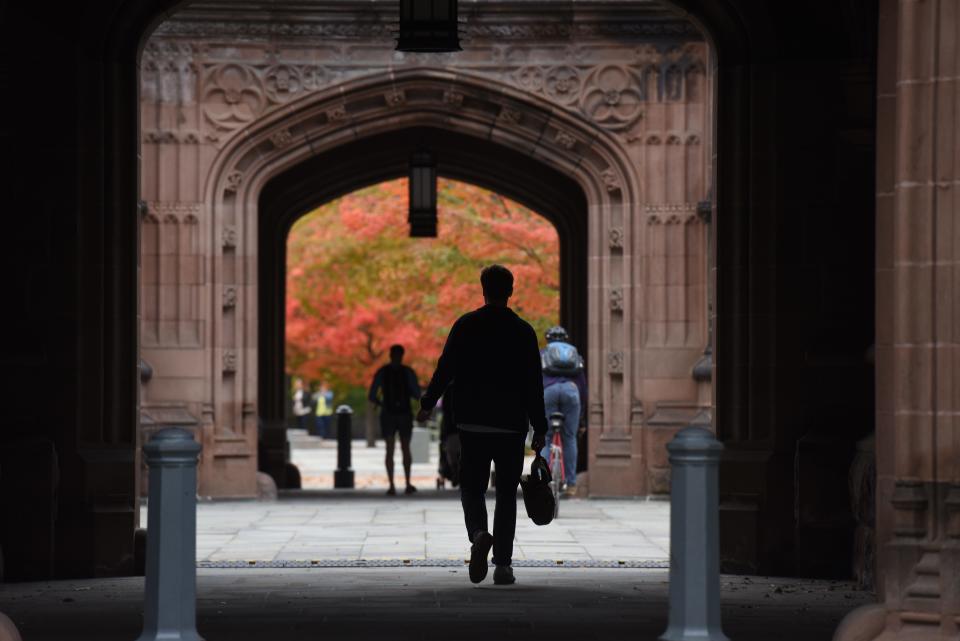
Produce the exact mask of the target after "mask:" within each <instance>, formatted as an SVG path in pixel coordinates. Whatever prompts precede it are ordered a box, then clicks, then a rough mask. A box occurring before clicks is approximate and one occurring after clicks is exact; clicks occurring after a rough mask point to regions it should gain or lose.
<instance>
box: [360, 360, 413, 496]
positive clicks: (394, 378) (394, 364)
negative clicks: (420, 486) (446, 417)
mask: <svg viewBox="0 0 960 641" xmlns="http://www.w3.org/2000/svg"><path fill="white" fill-rule="evenodd" d="M403 354H404V350H403V345H393V346H391V347H390V363H388V364H387V365H384V366H383V367H381V368H380V369H378V370H377V373H376V374H375V375H374V377H373V384H371V385H370V393H369V394H368V395H367V397H368V398H369V399H370V402H371V403H373V404H374V405H377V406H379V407H380V431H381V434H382V435H383V440H384V442H385V443H386V446H387V456H386V466H387V479H388V480H389V481H390V489H388V490H387V494H389V495H390V496H393V495H395V494H396V493H397V488H396V487H395V486H394V484H393V453H394V445H395V443H396V436H397V434H399V435H400V449H401V451H402V452H403V472H404V474H405V475H406V478H407V489H406V494H413V493H414V492H416V491H417V488H415V487H414V486H413V484H412V483H410V465H411V463H412V461H413V457H412V455H411V454H410V437H411V436H412V435H413V411H412V410H411V409H410V401H412V400H417V399H419V398H420V384H419V383H418V382H417V375H416V373H415V372H414V371H413V370H412V369H411V368H409V367H407V366H406V365H404V364H403Z"/></svg>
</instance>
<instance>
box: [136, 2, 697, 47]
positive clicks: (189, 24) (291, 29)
mask: <svg viewBox="0 0 960 641" xmlns="http://www.w3.org/2000/svg"><path fill="white" fill-rule="evenodd" d="M365 8H366V9H367V10H369V5H366V7H365ZM184 13H187V12H184ZM375 15H376V14H374V16H375ZM316 18H320V16H316ZM324 18H325V17H324ZM384 18H386V16H383V17H380V16H376V17H375V18H374V20H379V21H378V22H375V21H373V20H371V19H369V18H368V19H366V20H355V21H351V22H343V21H342V18H341V19H340V20H337V19H336V18H326V19H323V21H322V22H319V21H318V22H306V21H304V22H292V21H283V20H278V19H275V18H271V19H270V20H269V21H268V20H257V21H246V20H210V21H208V20H197V19H190V18H186V19H184V18H181V19H177V20H168V21H166V22H163V23H161V24H160V25H159V26H158V27H157V29H156V31H155V32H154V34H155V35H157V36H165V37H171V36H173V37H200V36H212V37H217V38H271V37H284V38H292V39H316V38H323V39H338V40H342V39H352V38H364V39H370V40H389V41H391V42H392V41H393V40H394V38H395V37H396V34H395V32H396V27H395V26H394V24H395V23H396V17H395V15H394V16H392V17H391V19H384ZM460 31H461V38H462V39H463V40H464V41H469V40H530V39H534V38H536V39H545V38H552V39H566V38H571V37H604V36H608V37H664V36H666V37H675V38H681V39H685V40H686V39H689V40H698V39H701V38H702V37H703V35H702V34H701V33H700V31H699V30H698V29H697V28H696V27H695V26H694V25H692V24H690V23H689V22H686V21H682V20H662V19H661V20H650V19H649V18H648V19H645V20H643V21H642V22H616V21H610V20H607V21H588V20H578V21H576V22H574V23H572V24H571V23H565V24H564V23H559V22H557V23H553V24H551V22H550V20H549V19H548V18H547V17H546V15H544V17H543V18H542V19H541V20H540V21H538V22H536V23H526V24H517V23H509V22H499V23H497V22H483V23H481V22H467V23H465V24H462V25H461V26H460Z"/></svg>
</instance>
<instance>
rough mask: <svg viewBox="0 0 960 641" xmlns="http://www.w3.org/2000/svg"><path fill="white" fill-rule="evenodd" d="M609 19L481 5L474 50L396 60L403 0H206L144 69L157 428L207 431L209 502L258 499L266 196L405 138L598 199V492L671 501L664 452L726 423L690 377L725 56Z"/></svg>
mask: <svg viewBox="0 0 960 641" xmlns="http://www.w3.org/2000/svg"><path fill="white" fill-rule="evenodd" d="M497 5H498V9H504V8H507V4H506V3H502V2H498V3H497ZM590 6H592V7H593V8H592V9H590V8H588V9H585V10H584V9H580V10H576V11H575V10H574V9H573V8H572V7H573V5H567V6H566V7H564V8H560V9H559V10H558V11H557V12H556V13H555V14H554V15H552V16H551V17H549V18H545V16H544V14H543V12H537V11H533V10H530V9H524V8H523V6H522V5H517V6H515V7H514V6H512V5H511V6H510V7H509V8H510V9H511V10H510V11H502V12H499V13H492V12H487V13H485V12H483V11H482V9H483V6H482V4H481V5H478V8H477V10H476V13H470V14H468V15H467V16H466V17H465V22H464V26H463V27H462V30H463V44H464V51H463V52H461V53H457V54H403V53H400V52H395V51H393V48H394V47H393V40H392V34H391V28H392V27H391V25H392V20H394V19H395V18H394V17H393V16H392V15H391V13H390V12H391V10H394V9H395V8H394V7H393V6H392V4H391V3H387V2H375V3H374V4H373V5H372V6H371V4H370V3H362V4H361V3H353V4H349V3H347V4H345V3H337V5H336V8H334V6H333V5H330V6H329V7H325V6H322V5H321V6H319V7H317V10H316V11H314V12H311V13H310V14H305V13H302V12H297V11H294V10H291V11H290V12H284V14H283V16H284V17H283V19H282V20H279V19H277V17H276V14H270V15H269V16H268V15H267V14H265V13H263V12H262V11H261V10H260V9H258V8H257V6H256V5H255V4H249V5H246V4H239V5H237V6H233V5H230V6H229V7H228V6H227V5H226V4H224V5H220V4H218V3H207V4H202V5H196V6H194V7H193V8H191V9H189V10H184V11H182V12H180V13H178V14H175V15H174V16H173V17H172V18H171V19H169V20H167V21H166V22H164V23H162V24H161V25H160V26H159V27H158V28H157V30H156V32H155V33H154V34H153V36H152V37H151V38H150V40H149V41H148V42H147V43H146V47H145V50H144V54H143V57H142V61H141V132H142V140H141V149H142V165H141V193H142V197H143V199H144V201H146V213H145V215H144V217H143V227H142V237H141V250H142V273H141V349H142V356H143V358H144V359H145V360H146V361H147V362H149V363H150V365H151V366H152V367H153V370H154V376H153V378H152V379H151V380H150V381H149V382H148V383H147V384H146V385H145V388H144V396H143V398H142V399H141V400H142V412H143V415H144V416H152V415H155V414H158V413H163V412H166V413H167V414H170V413H174V414H176V415H177V416H181V417H182V416H183V414H184V413H185V414H187V415H189V416H191V417H193V424H194V426H195V429H196V431H197V432H198V433H199V434H200V435H201V438H202V439H203V442H204V446H205V447H204V454H203V461H202V464H201V472H200V486H201V487H200V491H201V493H202V494H205V495H213V496H249V495H252V494H253V493H254V491H255V485H254V483H255V477H254V472H255V470H256V438H257V419H258V413H260V415H262V413H261V412H260V405H259V403H258V398H257V389H258V384H257V378H258V374H259V372H258V368H257V363H258V358H257V350H258V345H257V325H258V319H257V296H258V295H259V294H258V282H257V276H256V274H257V260H258V255H257V242H256V239H257V233H258V229H257V211H258V207H259V206H260V203H259V198H260V194H261V192H262V189H263V187H264V185H266V184H268V183H269V181H270V180H271V178H273V177H275V176H277V175H278V174H279V173H281V172H283V171H285V170H287V169H289V168H290V167H293V166H295V165H297V164H298V163H302V162H303V161H304V160H305V159H307V158H309V157H311V156H312V155H315V154H317V153H320V151H321V150H330V149H336V148H337V146H339V145H342V144H344V143H345V142H348V141H351V140H356V139H362V138H364V137H367V136H372V135H375V134H377V133H382V132H384V131H388V130H391V129H398V128H408V127H433V128H439V129H448V130H454V131H457V132H461V133H467V134H469V135H471V136H475V137H478V138H483V139H489V140H492V141H494V142H496V143H497V144H500V145H502V146H504V147H505V148H509V149H513V150H519V151H521V152H523V153H524V154H525V155H526V156H527V157H528V158H529V159H530V162H533V163H542V164H544V165H547V166H549V167H551V168H553V169H556V170H559V171H561V172H562V173H564V174H565V175H568V176H570V177H571V178H573V179H574V180H576V182H577V183H578V184H579V185H580V186H581V188H582V189H583V191H584V195H585V197H586V201H587V210H586V211H583V212H581V213H580V215H581V216H582V217H584V218H585V219H586V229H587V230H588V239H587V247H588V250H587V259H586V260H585V264H582V265H580V269H579V270H578V272H577V273H575V274H574V275H573V277H574V278H579V279H583V280H585V281H586V287H585V289H586V291H587V292H588V294H587V298H588V310H587V331H586V332H585V334H584V335H583V336H582V337H581V339H582V342H584V343H586V345H587V361H588V375H589V384H590V390H591V395H590V405H589V421H590V459H591V460H590V468H591V470H590V472H591V473H590V491H591V493H592V494H595V495H640V494H647V493H651V492H655V493H662V492H666V491H667V490H668V478H669V476H668V474H667V464H666V457H665V451H664V448H663V445H664V444H665V443H666V441H667V440H669V438H671V437H672V435H673V433H675V431H676V430H677V429H679V428H680V427H682V426H684V425H686V424H687V423H689V422H690V421H691V420H692V419H693V418H694V417H695V416H696V415H697V414H698V413H700V412H703V411H706V412H707V413H708V414H707V416H708V417H709V410H710V406H711V393H710V382H709V380H708V379H703V378H701V380H700V381H699V382H698V381H695V380H694V378H693V377H692V375H691V372H692V369H693V366H694V364H696V363H697V362H698V360H699V359H700V358H701V356H702V355H703V352H704V349H705V347H706V346H707V342H708V331H707V300H708V291H707V278H706V276H707V256H706V251H707V247H706V239H707V236H708V234H707V225H706V224H705V218H704V216H702V215H700V214H698V203H701V202H704V201H707V202H709V200H710V199H711V191H710V186H711V176H712V169H711V165H710V161H711V157H712V152H711V140H712V138H713V134H712V129H711V123H712V117H713V116H712V110H711V105H712V95H713V86H712V79H711V74H710V73H709V69H710V68H711V61H710V53H709V49H708V46H707V44H706V42H705V41H704V40H703V38H702V36H701V35H700V33H699V32H698V31H697V30H696V29H695V28H694V27H693V26H692V25H690V24H689V23H686V22H684V21H681V20H678V19H676V18H673V17H672V16H671V15H670V14H667V13H665V12H663V11H662V10H661V9H659V8H657V7H655V6H653V5H645V4H641V5H638V6H636V7H632V8H631V7H626V5H624V6H620V5H611V6H610V7H608V8H606V9H603V8H602V7H600V5H590ZM625 7H626V8H625ZM227 9H229V12H228V11H227ZM344 162H363V159H345V160H344ZM314 204H319V203H314ZM707 210H709V207H708V208H707ZM700 211H701V213H702V211H703V209H702V208H701V210H700ZM303 213H306V212H305V211H304V212H303ZM441 215H442V214H441Z"/></svg>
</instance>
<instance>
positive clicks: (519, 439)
mask: <svg viewBox="0 0 960 641" xmlns="http://www.w3.org/2000/svg"><path fill="white" fill-rule="evenodd" d="M525 440H526V434H478V433H475V432H465V431H461V432H460V502H461V503H462V504H463V517H464V521H465V522H466V524H467V537H468V538H470V537H472V536H473V535H474V534H475V533H476V531H477V530H484V531H486V530H488V527H487V503H486V500H485V499H484V495H485V494H486V492H487V483H488V482H489V480H490V463H491V462H493V464H494V465H495V466H496V470H497V507H496V510H495V511H494V513H493V563H494V564H495V565H510V564H511V562H512V560H513V536H514V534H515V532H516V529H517V486H518V485H520V474H521V473H522V472H523V444H524V441H525Z"/></svg>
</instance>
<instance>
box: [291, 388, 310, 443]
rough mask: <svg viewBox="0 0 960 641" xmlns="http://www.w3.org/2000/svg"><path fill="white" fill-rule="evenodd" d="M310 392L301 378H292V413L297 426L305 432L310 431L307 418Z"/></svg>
mask: <svg viewBox="0 0 960 641" xmlns="http://www.w3.org/2000/svg"><path fill="white" fill-rule="evenodd" d="M310 414H311V408H310V392H309V391H308V390H307V387H306V385H304V383H303V379H302V378H295V379H294V380H293V415H294V417H296V419H297V427H298V428H299V429H301V430H304V431H306V432H309V431H310V425H309V424H308V420H309V418H310Z"/></svg>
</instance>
